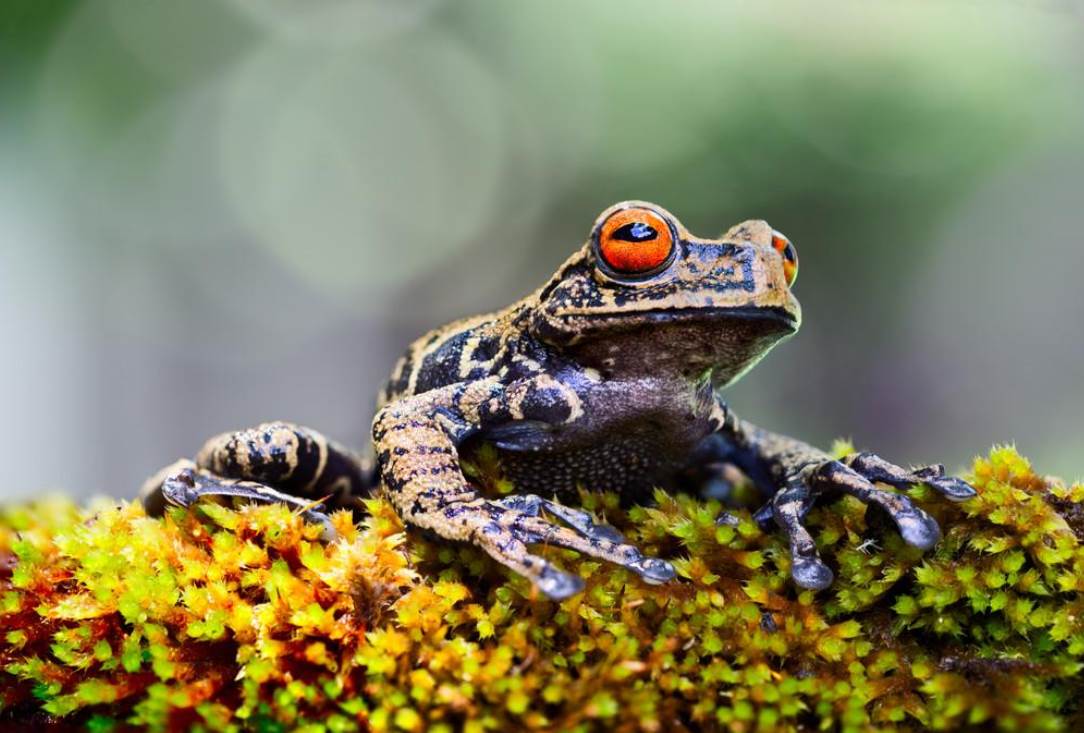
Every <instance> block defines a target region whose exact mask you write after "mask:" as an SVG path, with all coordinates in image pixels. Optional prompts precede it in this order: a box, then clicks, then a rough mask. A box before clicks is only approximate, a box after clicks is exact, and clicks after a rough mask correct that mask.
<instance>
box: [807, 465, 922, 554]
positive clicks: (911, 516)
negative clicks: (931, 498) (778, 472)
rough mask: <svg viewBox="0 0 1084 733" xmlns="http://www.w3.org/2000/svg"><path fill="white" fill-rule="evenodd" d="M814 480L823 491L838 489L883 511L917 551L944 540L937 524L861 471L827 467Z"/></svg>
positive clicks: (840, 466) (900, 495) (835, 466)
mask: <svg viewBox="0 0 1084 733" xmlns="http://www.w3.org/2000/svg"><path fill="white" fill-rule="evenodd" d="M814 476H815V478H814V480H815V481H816V482H817V483H818V484H820V486H821V488H822V489H826V488H832V489H836V490H839V491H842V492H843V493H845V494H849V495H850V496H853V497H855V498H856V499H858V500H859V501H861V502H862V503H864V504H873V505H876V506H878V507H880V508H881V509H883V510H884V511H885V512H887V513H888V515H889V516H890V517H891V518H892V521H894V522H895V523H896V526H897V527H898V528H899V531H900V536H901V537H903V539H904V541H905V542H906V543H907V544H909V545H912V546H913V547H917V548H919V549H922V550H928V549H930V548H931V547H933V546H934V545H936V544H937V542H938V540H940V539H941V528H940V527H938V526H937V521H936V520H934V518H933V517H931V516H930V515H929V514H927V513H926V512H924V511H922V510H921V509H919V508H918V507H917V506H915V505H914V503H913V502H912V501H911V500H910V499H908V498H907V497H906V496H904V495H903V494H897V493H894V492H891V491H886V490H884V489H879V488H877V487H876V486H874V485H873V483H872V482H871V481H870V480H869V479H867V478H866V477H865V476H863V475H862V474H860V473H858V471H856V470H854V469H853V468H851V467H848V466H846V465H844V464H843V463H841V462H839V461H829V462H827V463H825V464H823V465H822V466H821V467H820V468H819V469H818V470H817V471H816V473H815V474H814Z"/></svg>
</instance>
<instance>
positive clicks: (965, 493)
mask: <svg viewBox="0 0 1084 733" xmlns="http://www.w3.org/2000/svg"><path fill="white" fill-rule="evenodd" d="M915 473H916V474H918V473H919V472H918V471H916V472H915ZM922 482H923V483H926V484H929V485H930V486H932V487H933V488H934V489H935V490H936V491H938V492H940V494H941V495H942V496H944V497H945V498H946V499H948V500H949V501H967V500H968V499H971V498H973V497H975V496H978V493H979V492H977V491H975V488H974V487H973V486H972V485H971V484H969V483H967V482H966V481H964V480H963V479H958V478H956V477H955V476H938V477H936V478H923V479H922Z"/></svg>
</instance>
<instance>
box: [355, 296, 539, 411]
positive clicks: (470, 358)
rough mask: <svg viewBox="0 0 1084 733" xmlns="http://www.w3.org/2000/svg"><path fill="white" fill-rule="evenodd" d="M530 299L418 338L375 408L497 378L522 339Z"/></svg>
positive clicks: (472, 317) (408, 349)
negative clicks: (456, 386)
mask: <svg viewBox="0 0 1084 733" xmlns="http://www.w3.org/2000/svg"><path fill="white" fill-rule="evenodd" d="M527 300H528V299H525V300H523V301H520V302H518V303H516V304H514V305H512V306H509V307H508V308H505V309H504V310H501V311H496V312H493V313H485V314H482V315H478V316H470V317H468V318H461V319H459V320H457V321H453V322H451V323H448V324H446V325H444V326H441V327H440V328H435V329H433V330H432V331H430V332H429V333H427V334H425V335H424V336H422V337H421V338H419V339H417V340H416V341H415V342H414V343H412V344H411V345H410V346H409V347H407V350H406V352H404V353H403V355H402V356H401V357H400V358H399V361H398V362H396V364H395V367H394V368H393V369H392V373H391V377H390V378H389V379H388V382H387V384H386V385H385V387H384V389H383V390H382V391H381V393H380V395H379V397H378V400H377V403H378V407H379V406H380V405H383V404H385V403H387V402H388V401H390V400H394V399H397V398H399V397H403V396H408V395H414V394H420V393H422V392H427V391H429V390H431V389H436V388H438V387H443V386H445V385H448V384H453V383H455V382H464V381H471V380H474V379H483V378H485V377H487V376H490V375H492V374H496V373H498V372H499V371H500V370H501V368H502V367H503V366H504V365H505V361H506V358H505V357H506V355H507V354H508V353H509V351H510V350H515V349H516V348H517V345H518V341H519V340H520V338H521V337H522V336H523V334H524V327H525V323H526V317H525V316H526V313H527V311H528V309H529V303H528V302H527Z"/></svg>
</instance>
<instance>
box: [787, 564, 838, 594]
mask: <svg viewBox="0 0 1084 733" xmlns="http://www.w3.org/2000/svg"><path fill="white" fill-rule="evenodd" d="M790 575H791V577H792V578H794V582H795V583H796V584H797V585H799V586H801V587H802V588H808V589H809V590H824V589H825V588H827V587H828V586H830V585H831V584H832V581H833V580H834V579H835V575H834V574H833V573H832V569H831V568H829V567H828V566H827V565H825V564H824V562H823V561H822V560H821V559H820V558H819V557H816V556H814V557H793V558H792V559H791V566H790Z"/></svg>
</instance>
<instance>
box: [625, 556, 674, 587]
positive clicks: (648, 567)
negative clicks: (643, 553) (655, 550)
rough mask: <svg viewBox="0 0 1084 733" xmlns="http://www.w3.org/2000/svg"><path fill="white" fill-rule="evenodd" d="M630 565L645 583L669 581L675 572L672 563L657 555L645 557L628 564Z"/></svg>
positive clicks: (652, 583) (654, 583)
mask: <svg viewBox="0 0 1084 733" xmlns="http://www.w3.org/2000/svg"><path fill="white" fill-rule="evenodd" d="M630 567H631V568H632V569H633V570H635V571H636V572H637V573H639V574H640V577H641V578H643V579H644V582H645V583H650V584H651V585H661V584H663V583H666V582H669V581H671V580H673V579H674V576H675V575H676V574H677V573H676V572H675V570H674V566H673V565H671V564H670V563H668V562H666V560H660V559H659V558H657V557H645V558H644V559H643V560H641V561H640V562H639V563H637V564H636V565H630Z"/></svg>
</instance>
